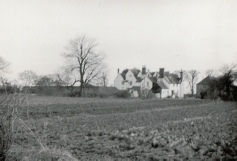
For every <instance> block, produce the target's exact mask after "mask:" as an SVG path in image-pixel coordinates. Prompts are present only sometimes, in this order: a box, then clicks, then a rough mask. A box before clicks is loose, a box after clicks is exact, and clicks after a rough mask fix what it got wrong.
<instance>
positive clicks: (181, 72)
mask: <svg viewBox="0 0 237 161" xmlns="http://www.w3.org/2000/svg"><path fill="white" fill-rule="evenodd" d="M182 81H183V71H182V69H181V71H180V83H182Z"/></svg>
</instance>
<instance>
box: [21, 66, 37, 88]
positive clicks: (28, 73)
mask: <svg viewBox="0 0 237 161" xmlns="http://www.w3.org/2000/svg"><path fill="white" fill-rule="evenodd" d="M37 78H38V76H37V75H36V73H35V72H33V71H32V70H25V71H23V72H21V73H19V79H20V80H21V81H22V82H23V84H24V86H33V85H35V83H36V80H37Z"/></svg>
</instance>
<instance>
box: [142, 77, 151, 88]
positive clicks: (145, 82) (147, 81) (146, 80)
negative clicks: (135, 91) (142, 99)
mask: <svg viewBox="0 0 237 161" xmlns="http://www.w3.org/2000/svg"><path fill="white" fill-rule="evenodd" d="M151 88H152V82H151V80H150V79H149V78H148V77H145V78H144V79H143V80H142V81H141V90H144V89H148V90H150V89H151Z"/></svg>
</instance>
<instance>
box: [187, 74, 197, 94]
mask: <svg viewBox="0 0 237 161" xmlns="http://www.w3.org/2000/svg"><path fill="white" fill-rule="evenodd" d="M199 74H200V72H199V71H197V70H189V71H187V72H186V74H185V79H186V80H187V81H188V85H189V87H190V89H191V94H192V96H193V94H194V88H195V85H196V83H197V81H198V75H199Z"/></svg>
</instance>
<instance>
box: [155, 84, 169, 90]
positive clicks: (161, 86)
mask: <svg viewBox="0 0 237 161" xmlns="http://www.w3.org/2000/svg"><path fill="white" fill-rule="evenodd" d="M157 84H158V85H159V86H160V88H162V89H168V87H166V85H165V84H164V83H163V82H157Z"/></svg>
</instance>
